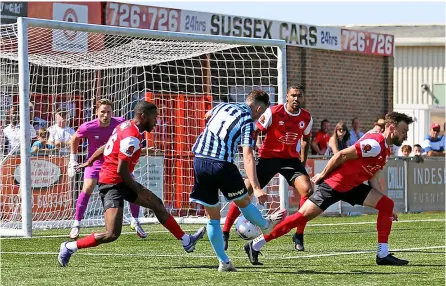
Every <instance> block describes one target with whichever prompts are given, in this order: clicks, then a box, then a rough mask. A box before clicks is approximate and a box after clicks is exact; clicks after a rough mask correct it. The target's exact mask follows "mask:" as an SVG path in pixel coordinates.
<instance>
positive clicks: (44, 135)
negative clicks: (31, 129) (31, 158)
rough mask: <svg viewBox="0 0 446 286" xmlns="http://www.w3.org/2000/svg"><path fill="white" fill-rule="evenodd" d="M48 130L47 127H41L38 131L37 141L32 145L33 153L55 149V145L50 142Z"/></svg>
mask: <svg viewBox="0 0 446 286" xmlns="http://www.w3.org/2000/svg"><path fill="white" fill-rule="evenodd" d="M47 142H48V131H47V130H46V128H40V129H39V131H37V141H36V142H34V143H33V145H32V146H31V154H37V153H38V152H39V151H49V150H53V149H54V146H53V145H51V144H48V143H47Z"/></svg>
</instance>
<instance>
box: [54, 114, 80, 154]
mask: <svg viewBox="0 0 446 286" xmlns="http://www.w3.org/2000/svg"><path fill="white" fill-rule="evenodd" d="M67 116H68V112H67V111H66V110H61V109H57V111H56V116H55V119H56V124H54V125H52V126H50V127H49V128H48V132H49V134H50V136H49V138H48V144H51V145H54V146H55V147H56V149H59V150H60V151H61V152H70V141H71V137H72V136H73V134H74V133H75V132H76V131H75V130H74V129H73V128H71V127H70V126H67Z"/></svg>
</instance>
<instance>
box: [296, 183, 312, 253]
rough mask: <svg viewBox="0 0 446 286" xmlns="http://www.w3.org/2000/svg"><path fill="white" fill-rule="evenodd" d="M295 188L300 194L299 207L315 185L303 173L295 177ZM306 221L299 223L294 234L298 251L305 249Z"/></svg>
mask: <svg viewBox="0 0 446 286" xmlns="http://www.w3.org/2000/svg"><path fill="white" fill-rule="evenodd" d="M294 188H295V189H296V190H297V191H298V192H299V194H300V202H299V209H300V208H301V207H302V206H303V205H304V203H305V202H306V201H307V199H308V197H309V196H310V195H311V194H312V193H313V187H312V185H311V182H310V177H309V176H308V175H305V174H302V175H301V176H298V177H297V178H295V179H294ZM306 225H307V224H306V223H302V224H299V225H298V226H297V227H296V233H295V234H294V235H293V242H294V249H296V250H297V251H304V250H305V247H304V231H305V226H306Z"/></svg>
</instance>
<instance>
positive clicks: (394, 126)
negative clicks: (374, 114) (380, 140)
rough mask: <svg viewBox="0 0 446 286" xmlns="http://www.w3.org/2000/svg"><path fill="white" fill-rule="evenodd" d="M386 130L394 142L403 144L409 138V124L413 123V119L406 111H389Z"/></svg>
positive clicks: (398, 144)
mask: <svg viewBox="0 0 446 286" xmlns="http://www.w3.org/2000/svg"><path fill="white" fill-rule="evenodd" d="M385 121H386V130H385V131H384V132H385V133H386V134H387V135H386V137H390V139H391V141H392V144H393V145H396V146H401V144H403V142H404V140H406V138H407V131H409V124H411V123H413V119H412V117H410V116H407V115H406V114H404V113H399V112H394V111H392V112H389V113H387V114H386V118H385Z"/></svg>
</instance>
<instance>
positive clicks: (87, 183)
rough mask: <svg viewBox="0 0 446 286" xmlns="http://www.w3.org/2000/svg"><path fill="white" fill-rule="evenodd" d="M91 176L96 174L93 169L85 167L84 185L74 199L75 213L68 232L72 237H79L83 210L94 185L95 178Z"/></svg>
mask: <svg viewBox="0 0 446 286" xmlns="http://www.w3.org/2000/svg"><path fill="white" fill-rule="evenodd" d="M91 176H96V175H95V174H94V170H92V167H89V168H86V169H85V175H84V178H85V179H84V185H83V187H82V191H81V192H80V193H79V197H78V198H77V201H76V214H75V216H74V223H73V226H72V228H71V232H70V234H69V237H70V238H72V239H77V238H78V237H79V232H80V228H81V221H82V219H83V217H84V214H85V211H86V210H87V206H88V202H89V200H90V196H91V194H92V193H93V190H94V188H95V187H96V183H97V179H95V178H89V177H91Z"/></svg>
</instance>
